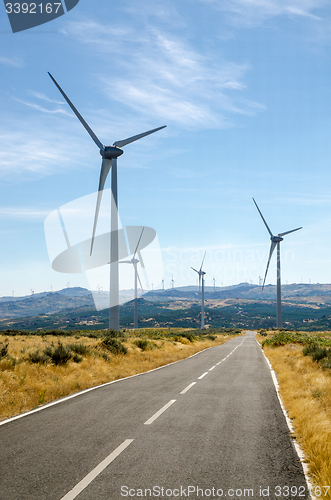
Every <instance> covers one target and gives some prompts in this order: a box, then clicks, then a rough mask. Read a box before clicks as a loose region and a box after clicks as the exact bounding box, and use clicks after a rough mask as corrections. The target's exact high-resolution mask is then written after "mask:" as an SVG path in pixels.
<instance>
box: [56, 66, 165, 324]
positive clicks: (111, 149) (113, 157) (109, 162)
mask: <svg viewBox="0 0 331 500" xmlns="http://www.w3.org/2000/svg"><path fill="white" fill-rule="evenodd" d="M48 74H49V76H50V77H51V79H52V80H53V82H54V84H55V85H56V87H57V88H58V89H59V91H60V92H61V94H62V96H63V97H64V99H65V100H66V101H67V103H68V104H69V106H70V108H71V109H72V111H73V112H74V113H75V115H76V116H77V118H78V120H79V121H80V122H81V124H82V125H83V127H84V128H85V129H86V131H87V132H88V134H89V135H90V137H91V138H92V140H93V141H94V142H95V144H96V145H97V146H98V148H99V150H100V155H101V156H102V163H101V171H100V178H99V189H98V191H99V192H98V197H97V203H96V209H95V217H94V224H93V231H92V239H91V251H90V255H91V254H92V250H93V243H94V236H95V231H96V227H97V222H98V215H99V210H100V204H101V198H102V192H103V189H104V185H105V182H106V179H107V176H108V173H109V171H110V167H111V194H112V207H111V208H112V210H111V223H110V289H109V300H110V301H111V302H110V304H109V329H113V330H119V327H120V319H119V268H118V256H119V251H118V204H117V158H118V157H119V156H121V155H122V154H123V150H122V149H121V148H122V147H123V146H126V145H127V144H130V143H131V142H134V141H137V140H138V139H141V138H142V137H145V136H146V135H149V134H153V133H154V132H157V131H158V130H161V129H162V128H165V127H166V125H163V126H162V127H158V128H154V129H153V130H148V131H147V132H143V133H142V134H138V135H134V136H132V137H129V138H128V139H124V140H122V141H116V142H114V143H113V145H112V146H105V145H104V144H102V142H101V141H100V140H99V139H98V137H97V136H96V135H95V133H94V132H93V130H92V129H91V128H90V127H89V125H88V124H87V123H86V121H85V120H84V118H83V117H82V116H81V114H80V113H79V112H78V111H77V109H76V108H75V106H74V105H73V104H72V102H71V101H70V99H69V97H67V95H66V94H65V93H64V92H63V90H62V89H61V87H60V85H59V84H58V83H57V81H56V80H55V79H54V78H53V76H52V75H51V74H50V73H48ZM111 304H115V305H113V306H112V307H111Z"/></svg>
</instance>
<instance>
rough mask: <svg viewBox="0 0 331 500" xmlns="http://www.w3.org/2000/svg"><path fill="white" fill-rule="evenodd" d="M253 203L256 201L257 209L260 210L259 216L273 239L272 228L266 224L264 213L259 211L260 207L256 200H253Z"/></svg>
mask: <svg viewBox="0 0 331 500" xmlns="http://www.w3.org/2000/svg"><path fill="white" fill-rule="evenodd" d="M253 201H254V203H255V206H256V208H257V209H258V211H259V214H260V215H261V217H262V220H263V222H264V223H265V226H266V228H267V229H268V232H269V234H270V236H271V237H273V234H272V232H271V231H270V228H269V226H268V224H267V223H266V220H265V218H264V217H263V215H262V212H261V210H260V209H259V207H258V206H257V203H256V201H255V200H254V198H253Z"/></svg>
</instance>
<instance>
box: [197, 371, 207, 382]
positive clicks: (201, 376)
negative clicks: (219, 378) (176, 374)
mask: <svg viewBox="0 0 331 500" xmlns="http://www.w3.org/2000/svg"><path fill="white" fill-rule="evenodd" d="M206 375H208V372H205V373H203V374H202V375H200V377H198V380H201V379H202V378H203V377H205V376H206Z"/></svg>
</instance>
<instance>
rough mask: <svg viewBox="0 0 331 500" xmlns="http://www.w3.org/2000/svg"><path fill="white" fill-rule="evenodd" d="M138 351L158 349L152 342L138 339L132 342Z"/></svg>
mask: <svg viewBox="0 0 331 500" xmlns="http://www.w3.org/2000/svg"><path fill="white" fill-rule="evenodd" d="M134 343H135V344H136V345H137V346H138V347H139V348H140V349H142V350H143V351H148V350H149V349H155V348H156V347H158V346H157V345H156V344H154V342H150V341H149V340H143V339H138V340H135V342H134Z"/></svg>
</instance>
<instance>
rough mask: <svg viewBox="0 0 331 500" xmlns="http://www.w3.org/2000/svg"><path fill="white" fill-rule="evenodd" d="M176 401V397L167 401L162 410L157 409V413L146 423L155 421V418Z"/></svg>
mask: <svg viewBox="0 0 331 500" xmlns="http://www.w3.org/2000/svg"><path fill="white" fill-rule="evenodd" d="M175 402H176V400H175V399H172V400H171V401H169V403H167V404H166V405H164V406H163V407H162V408H161V410H159V411H157V412H156V413H154V415H153V416H152V417H151V418H149V419H148V420H147V421H146V422H145V424H144V425H150V424H152V423H153V422H154V420H156V419H157V418H158V417H159V416H160V415H161V414H162V413H163V412H164V411H166V410H167V409H168V408H169V406H171V405H172V404H174V403H175Z"/></svg>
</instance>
